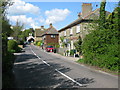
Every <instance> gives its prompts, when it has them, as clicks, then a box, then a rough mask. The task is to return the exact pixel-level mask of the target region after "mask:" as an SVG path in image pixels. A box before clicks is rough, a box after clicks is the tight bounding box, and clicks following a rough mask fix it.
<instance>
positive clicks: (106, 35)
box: [82, 29, 120, 71]
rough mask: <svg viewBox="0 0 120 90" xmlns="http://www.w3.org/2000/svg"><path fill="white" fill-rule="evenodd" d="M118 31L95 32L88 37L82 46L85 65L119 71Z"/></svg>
mask: <svg viewBox="0 0 120 90" xmlns="http://www.w3.org/2000/svg"><path fill="white" fill-rule="evenodd" d="M117 33H118V31H117V30H115V29H104V30H95V31H92V32H91V33H90V34H88V35H87V36H86V38H85V39H84V42H83V44H82V50H83V55H84V63H87V64H91V65H94V66H99V67H101V68H103V67H104V68H107V69H110V70H113V71H118V70H119V69H118V66H119V63H120V59H119V57H118V41H119V39H118V34H117Z"/></svg>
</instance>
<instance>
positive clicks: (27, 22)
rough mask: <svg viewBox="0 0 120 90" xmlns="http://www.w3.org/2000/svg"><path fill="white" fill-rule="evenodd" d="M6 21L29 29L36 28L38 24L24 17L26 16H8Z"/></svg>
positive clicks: (30, 18)
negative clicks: (19, 23)
mask: <svg viewBox="0 0 120 90" xmlns="http://www.w3.org/2000/svg"><path fill="white" fill-rule="evenodd" d="M8 19H9V20H10V21H11V22H12V23H15V22H17V21H19V22H21V23H23V24H24V25H25V26H27V27H28V26H29V27H33V28H35V27H38V26H37V25H38V23H37V22H36V21H35V19H33V18H32V17H26V15H19V16H8Z"/></svg>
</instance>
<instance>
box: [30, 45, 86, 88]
mask: <svg viewBox="0 0 120 90" xmlns="http://www.w3.org/2000/svg"><path fill="white" fill-rule="evenodd" d="M30 49H31V51H32V52H33V53H34V55H35V56H37V55H36V54H35V52H34V51H33V50H32V48H31V47H30ZM37 57H38V58H39V59H41V58H40V57H39V56H37ZM41 60H42V59H41ZM42 62H43V63H45V64H46V65H48V66H50V64H48V63H47V62H45V61H44V60H42ZM55 71H57V72H58V73H60V74H61V75H63V76H64V77H66V78H68V79H69V80H71V81H73V82H74V83H76V84H77V85H79V86H83V84H80V83H79V82H77V81H75V80H74V79H72V78H71V77H69V76H67V75H65V74H64V73H62V72H60V71H59V70H57V69H55ZM84 85H85V84H84ZM86 85H88V84H86Z"/></svg>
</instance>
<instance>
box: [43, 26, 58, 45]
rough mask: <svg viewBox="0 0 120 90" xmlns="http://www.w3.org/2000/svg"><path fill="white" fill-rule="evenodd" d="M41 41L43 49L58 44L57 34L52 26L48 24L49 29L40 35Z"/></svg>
mask: <svg viewBox="0 0 120 90" xmlns="http://www.w3.org/2000/svg"><path fill="white" fill-rule="evenodd" d="M42 40H43V42H44V47H46V46H48V45H53V46H55V45H58V44H59V33H58V31H57V30H56V29H55V28H54V27H53V26H52V24H50V27H49V28H48V29H47V30H46V31H45V32H44V33H43V34H42Z"/></svg>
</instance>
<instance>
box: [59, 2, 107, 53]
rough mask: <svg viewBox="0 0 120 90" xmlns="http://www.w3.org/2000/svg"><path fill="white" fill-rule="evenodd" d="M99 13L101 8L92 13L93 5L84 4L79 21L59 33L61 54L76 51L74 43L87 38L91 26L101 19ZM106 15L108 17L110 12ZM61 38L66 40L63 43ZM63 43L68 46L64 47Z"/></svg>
mask: <svg viewBox="0 0 120 90" xmlns="http://www.w3.org/2000/svg"><path fill="white" fill-rule="evenodd" d="M99 11H100V8H97V9H96V10H93V11H92V4H91V3H83V4H82V12H81V13H79V14H78V19H76V20H75V21H73V22H71V23H70V24H68V25H67V26H65V27H63V28H62V29H60V30H59V31H58V32H59V44H60V48H59V53H61V54H63V53H64V52H65V51H66V50H69V51H70V50H71V49H75V47H74V42H76V41H77V40H78V37H81V39H82V40H83V39H84V38H85V36H86V34H88V33H89V30H90V24H92V23H93V21H95V20H97V19H98V18H99V15H100V13H99ZM106 14H107V15H108V14H109V12H106ZM61 37H62V38H64V40H63V41H61ZM63 43H66V46H64V47H63V45H62V44H63Z"/></svg>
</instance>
